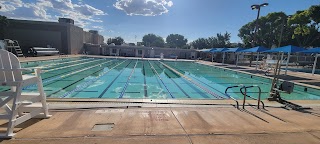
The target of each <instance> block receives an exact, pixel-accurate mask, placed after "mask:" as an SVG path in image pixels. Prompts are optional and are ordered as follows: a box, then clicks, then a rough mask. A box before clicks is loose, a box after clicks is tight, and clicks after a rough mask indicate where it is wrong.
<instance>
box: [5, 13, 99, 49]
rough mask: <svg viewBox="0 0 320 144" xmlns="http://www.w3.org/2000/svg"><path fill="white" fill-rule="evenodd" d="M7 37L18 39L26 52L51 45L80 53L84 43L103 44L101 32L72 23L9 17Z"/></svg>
mask: <svg viewBox="0 0 320 144" xmlns="http://www.w3.org/2000/svg"><path fill="white" fill-rule="evenodd" d="M9 23H10V24H9V27H8V30H7V33H6V39H12V40H18V42H19V44H20V46H21V49H22V51H23V52H24V53H26V52H27V51H28V49H29V48H30V47H47V45H51V47H54V48H57V49H59V51H60V52H62V53H65V54H79V53H82V52H83V50H84V46H83V44H84V43H94V44H103V41H104V38H103V36H101V35H99V34H92V33H89V32H85V31H83V29H82V28H80V27H78V26H75V25H73V24H70V23H57V22H43V21H29V20H15V19H9Z"/></svg>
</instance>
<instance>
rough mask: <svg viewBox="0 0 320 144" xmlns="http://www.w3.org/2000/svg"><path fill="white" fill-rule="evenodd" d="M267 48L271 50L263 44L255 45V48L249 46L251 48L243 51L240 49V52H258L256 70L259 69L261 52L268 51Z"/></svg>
mask: <svg viewBox="0 0 320 144" xmlns="http://www.w3.org/2000/svg"><path fill="white" fill-rule="evenodd" d="M267 50H270V49H268V48H265V47H263V46H257V47H254V48H249V49H245V50H242V51H240V52H245V53H258V55H257V59H256V70H257V69H258V61H259V55H260V52H263V51H267Z"/></svg>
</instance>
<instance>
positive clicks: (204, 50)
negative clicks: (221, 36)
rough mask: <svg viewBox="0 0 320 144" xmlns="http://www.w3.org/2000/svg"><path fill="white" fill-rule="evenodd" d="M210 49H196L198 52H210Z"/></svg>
mask: <svg viewBox="0 0 320 144" xmlns="http://www.w3.org/2000/svg"><path fill="white" fill-rule="evenodd" d="M210 50H212V48H211V49H201V50H198V51H199V52H210Z"/></svg>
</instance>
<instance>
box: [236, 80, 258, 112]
mask: <svg viewBox="0 0 320 144" xmlns="http://www.w3.org/2000/svg"><path fill="white" fill-rule="evenodd" d="M255 87H256V88H258V90H259V95H258V98H254V97H252V96H249V95H248V93H247V92H248V91H247V89H248V88H255ZM242 89H244V92H243V91H242ZM240 92H241V94H242V95H243V108H244V104H245V102H246V97H248V98H251V99H254V100H257V101H258V105H257V106H258V109H260V103H261V104H262V108H263V109H264V103H263V101H262V100H261V88H260V86H257V85H252V86H243V87H241V88H240Z"/></svg>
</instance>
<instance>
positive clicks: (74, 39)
mask: <svg viewBox="0 0 320 144" xmlns="http://www.w3.org/2000/svg"><path fill="white" fill-rule="evenodd" d="M69 36H70V41H69V42H70V49H68V51H69V53H71V54H79V53H82V51H83V29H82V28H80V27H77V26H73V25H70V33H69Z"/></svg>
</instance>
